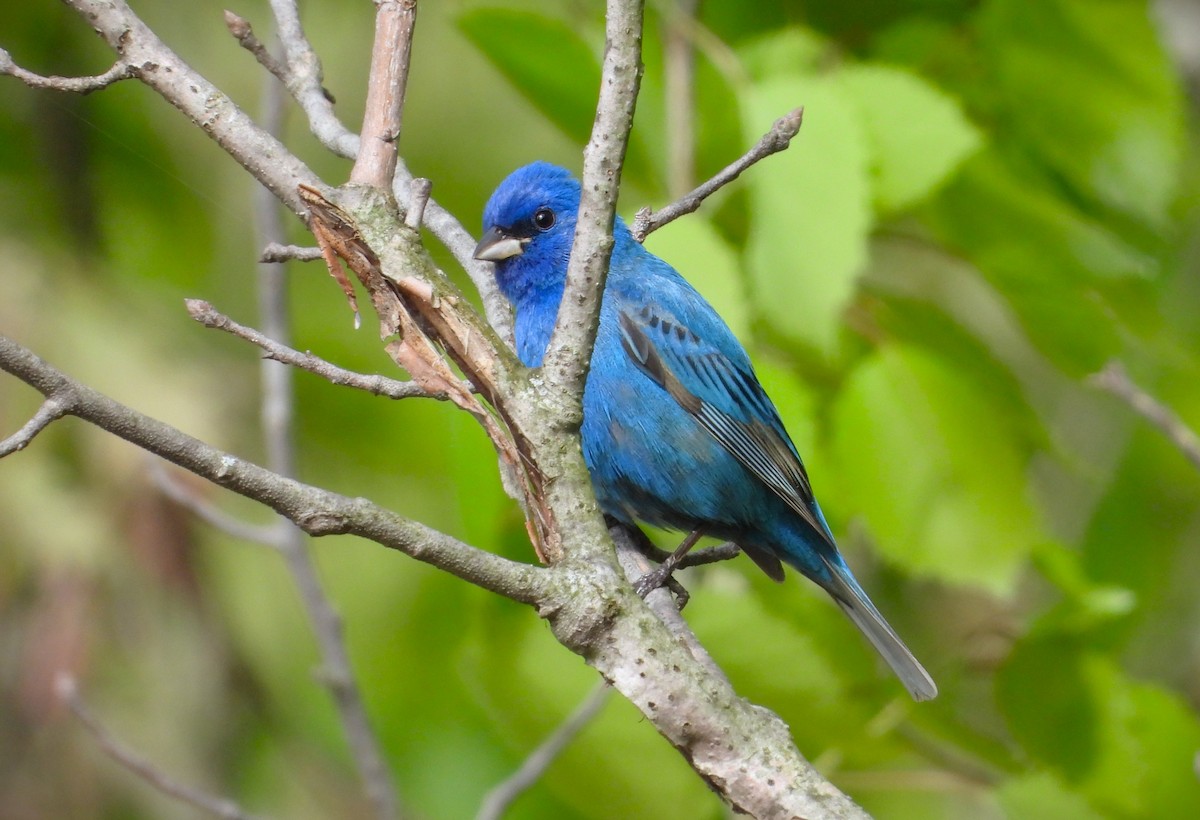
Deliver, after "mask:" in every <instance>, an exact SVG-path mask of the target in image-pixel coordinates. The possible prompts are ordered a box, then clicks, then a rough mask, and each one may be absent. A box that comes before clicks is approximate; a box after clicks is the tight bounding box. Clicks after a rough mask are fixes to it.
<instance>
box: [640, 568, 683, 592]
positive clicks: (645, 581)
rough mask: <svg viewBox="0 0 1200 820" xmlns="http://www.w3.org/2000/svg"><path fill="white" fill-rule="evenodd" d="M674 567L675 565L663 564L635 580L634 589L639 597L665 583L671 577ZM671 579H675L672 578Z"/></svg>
mask: <svg viewBox="0 0 1200 820" xmlns="http://www.w3.org/2000/svg"><path fill="white" fill-rule="evenodd" d="M673 569H674V567H668V566H666V565H663V566H660V567H659V568H658V569H656V570H653V571H651V572H647V573H646V574H645V575H643V576H642V577H641V578H638V579H637V580H636V581H634V583H633V589H634V591H635V592H636V593H637V594H638V597H639V598H645V597H646V596H647V595H649V594H650V593H651V592H653V591H654V590H656V589H658V588H659V587H661V586H662V585H663V584H665V583H666V582H667V579H668V578H671V572H672V570H673ZM671 580H675V579H673V578H671Z"/></svg>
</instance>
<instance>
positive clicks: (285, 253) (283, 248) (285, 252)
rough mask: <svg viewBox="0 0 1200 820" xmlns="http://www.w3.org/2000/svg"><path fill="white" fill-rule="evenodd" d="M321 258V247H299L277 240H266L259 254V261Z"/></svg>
mask: <svg viewBox="0 0 1200 820" xmlns="http://www.w3.org/2000/svg"><path fill="white" fill-rule="evenodd" d="M320 258H321V249H320V248H312V247H307V248H306V247H301V246H299V245H282V244H280V243H278V242H268V243H267V244H266V247H264V248H263V249H262V253H261V254H259V257H258V261H259V262H291V261H292V260H295V261H297V262H315V261H317V260H318V259H320Z"/></svg>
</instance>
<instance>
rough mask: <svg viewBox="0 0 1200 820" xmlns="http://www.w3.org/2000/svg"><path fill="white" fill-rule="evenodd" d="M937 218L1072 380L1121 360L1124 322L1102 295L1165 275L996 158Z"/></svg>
mask: <svg viewBox="0 0 1200 820" xmlns="http://www.w3.org/2000/svg"><path fill="white" fill-rule="evenodd" d="M928 213H929V216H930V217H931V219H932V221H933V223H934V225H935V227H936V229H937V231H938V232H939V233H940V234H941V236H942V238H943V239H944V241H946V242H947V243H948V244H949V245H951V246H952V247H956V248H959V249H961V250H962V251H963V252H964V253H965V255H966V256H967V257H968V258H969V259H970V260H971V261H972V262H973V263H974V264H975V265H976V266H977V267H978V268H979V270H980V272H981V273H983V274H984V275H985V276H986V277H987V278H988V280H989V281H990V282H991V283H992V284H993V285H994V286H995V287H996V289H997V290H998V291H1000V293H1001V294H1003V296H1004V297H1005V299H1006V300H1007V301H1008V302H1009V304H1010V305H1012V307H1013V309H1014V310H1015V311H1016V313H1017V315H1018V317H1019V318H1020V320H1021V324H1022V326H1023V327H1024V329H1025V331H1026V333H1028V334H1029V337H1030V339H1031V340H1032V341H1033V342H1034V344H1036V345H1037V346H1038V347H1039V348H1040V349H1041V350H1042V351H1043V352H1044V353H1046V355H1047V356H1049V357H1050V358H1052V359H1053V360H1054V361H1055V362H1056V363H1057V364H1058V365H1060V366H1061V367H1063V368H1064V369H1066V370H1067V371H1069V372H1072V373H1076V374H1083V373H1088V372H1092V371H1094V370H1096V369H1098V368H1099V367H1100V366H1101V365H1103V363H1104V362H1105V361H1107V360H1108V359H1109V358H1111V357H1112V356H1113V355H1115V354H1116V353H1117V351H1118V350H1119V346H1120V338H1119V336H1118V330H1117V327H1118V326H1117V321H1116V317H1115V316H1114V314H1113V311H1112V309H1111V308H1110V306H1109V305H1107V304H1106V303H1105V301H1104V299H1103V298H1102V294H1101V292H1100V289H1099V287H1098V286H1099V285H1102V284H1105V283H1106V282H1112V281H1121V280H1124V279H1130V278H1134V279H1136V278H1145V277H1151V276H1153V275H1155V274H1156V273H1157V269H1158V268H1157V263H1156V262H1155V260H1154V259H1152V258H1150V257H1148V256H1147V255H1145V254H1143V253H1141V252H1140V251H1138V250H1136V249H1135V248H1132V247H1130V246H1129V245H1128V244H1126V243H1125V242H1124V241H1123V240H1122V239H1121V238H1120V237H1118V236H1117V235H1116V234H1114V233H1113V232H1112V231H1111V230H1109V229H1108V228H1107V227H1106V226H1104V225H1103V224H1101V223H1098V222H1096V221H1094V220H1092V219H1090V218H1088V217H1086V216H1084V215H1083V214H1082V213H1080V212H1079V211H1078V210H1077V209H1076V208H1075V207H1074V206H1073V205H1072V204H1071V203H1070V202H1069V201H1068V200H1066V199H1064V198H1063V197H1062V196H1061V195H1059V194H1056V193H1055V192H1053V191H1052V190H1050V189H1049V188H1048V187H1047V186H1046V184H1045V183H1044V182H1043V181H1041V180H1039V179H1038V178H1037V177H1036V176H1034V175H1032V174H1030V173H1028V172H1027V171H1024V170H1022V169H1018V168H1016V167H1014V166H1013V163H1012V162H1011V161H1010V160H1008V159H1007V158H1006V157H1003V156H1001V155H1000V154H999V153H997V152H996V151H994V150H986V151H983V152H981V153H980V154H978V155H977V156H975V157H973V158H972V159H971V160H969V161H968V162H967V163H966V164H965V165H964V167H963V169H962V171H961V173H959V174H958V176H957V177H956V178H955V179H954V181H953V182H952V183H951V184H949V185H948V186H947V187H946V189H945V190H944V191H943V192H942V193H941V195H940V196H938V197H937V198H936V200H935V201H934V202H933V203H932V205H931V207H930V209H929V211H928Z"/></svg>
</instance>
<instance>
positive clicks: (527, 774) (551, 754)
mask: <svg viewBox="0 0 1200 820" xmlns="http://www.w3.org/2000/svg"><path fill="white" fill-rule="evenodd" d="M611 692H612V687H610V686H609V685H608V684H607V683H604V682H603V681H601V682H600V683H599V684H597V685H596V687H595V688H594V689H592V691H591V693H590V694H589V695H588V696H587V697H586V698H584V699H583V702H582V703H580V704H579V706H578V707H576V709H575V711H574V712H572V713H571V714H570V715H569V716H567V719H566V720H564V721H563V722H562V723H561V724H559V726H558V728H556V729H555V730H554V731H553V732H551V733H550V735H549V736H548V737H547V738H546V739H545V740H543V741H542V742H541V743H540V744H538V747H537V748H536V749H534V750H533V751H532V752H530V754H529V757H527V758H525V761H524V762H523V763H522V764H521V766H520V768H518V769H517V770H516V771H515V772H513V773H512V774H511V775H510V776H509V777H508V778H507V779H505V780H504V781H502V782H500V783H498V784H496V786H495V788H493V789H492V790H491V791H489V792H488V793H487V794H486V795H484V798H483V803H482V804H481V805H480V807H479V812H478V813H477V814H476V815H475V820H500V818H502V817H504V813H505V812H507V811H508V807H509V806H511V805H512V804H513V802H514V801H515V800H516V799H517V798H518V797H520V796H521V795H522V794H524V793H525V792H526V791H528V790H529V788H530V787H531V786H533V785H534V784H535V783H537V782H538V780H540V779H541V778H542V775H544V774H545V773H546V770H547V769H549V768H550V764H552V763H553V762H554V761H555V760H557V759H558V756H559V755H560V754H562V753H563V750H564V749H566V748H567V746H569V745H570V743H571V741H572V740H574V739H575V737H576V735H578V734H579V733H580V732H581V731H583V728H584V727H585V726H587V725H588V724H589V723H591V722H592V720H594V719H595V717H596V716H597V715H598V714H600V710H601V709H603V708H604V704H606V703H608V696H609V694H610V693H611Z"/></svg>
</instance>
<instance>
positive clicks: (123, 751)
mask: <svg viewBox="0 0 1200 820" xmlns="http://www.w3.org/2000/svg"><path fill="white" fill-rule="evenodd" d="M54 688H55V692H56V694H57V695H58V697H59V699H60V700H61V701H62V702H63V703H64V704H66V705H67V707H68V708H70V710H71V713H72V714H74V715H75V717H76V718H77V719H78V720H79V722H80V723H81V724H83V726H84V728H85V729H87V730H88V732H89V733H91V735H92V737H93V738H95V740H96V743H97V744H99V746H100V748H101V749H102V750H103V751H104V753H105V754H106V755H108V756H109V757H111V758H112V759H113V760H115V761H117V762H118V763H120V764H121V765H122V766H124V767H125V768H126V769H129V770H130V771H131V772H133V773H134V774H136V775H137V776H138V777H140V778H142V779H143V780H145V781H146V782H147V783H149V784H150V785H151V786H153V787H154V788H156V789H158V790H159V791H160V792H162V793H163V794H165V795H167V796H168V797H173V798H175V799H176V800H178V801H180V802H182V803H187V804H188V805H189V806H192V807H194V808H197V809H200V810H201V811H204V812H208V813H209V814H211V815H213V816H215V817H221V818H225V820H252V819H253V817H254V815H251V814H247V813H246V812H245V811H244V810H243V809H242V808H241V807H240V806H238V804H237V803H235V802H233V801H232V800H230V799H229V798H226V797H215V796H213V795H210V794H207V793H205V792H202V791H200V790H199V789H196V788H193V787H192V786H187V785H185V784H183V783H180V782H179V781H178V780H176V779H175V778H174V777H172V776H171V775H169V774H167V773H166V772H164V771H163V770H162V769H160V768H158V767H157V766H155V765H154V764H153V763H151V762H150V761H149V760H148V759H147V758H145V757H144V756H142V755H141V754H139V753H138V752H136V751H134V750H133V749H132V748H130V747H129V746H128V745H127V744H125V743H122V742H121V741H120V740H118V739H117V738H116V736H114V735H113V733H112V732H110V731H109V730H108V728H107V727H106V726H105V725H104V724H103V723H101V722H100V719H99V718H98V717H96V715H95V714H93V713H92V710H91V709H89V708H88V706H87V704H86V703H84V701H83V698H82V696H80V694H79V686H78V684H76V682H75V679H74V678H73V677H71V675H69V674H68V673H66V672H60V673H59V674H58V677H57V678H56V679H55V681H54Z"/></svg>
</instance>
